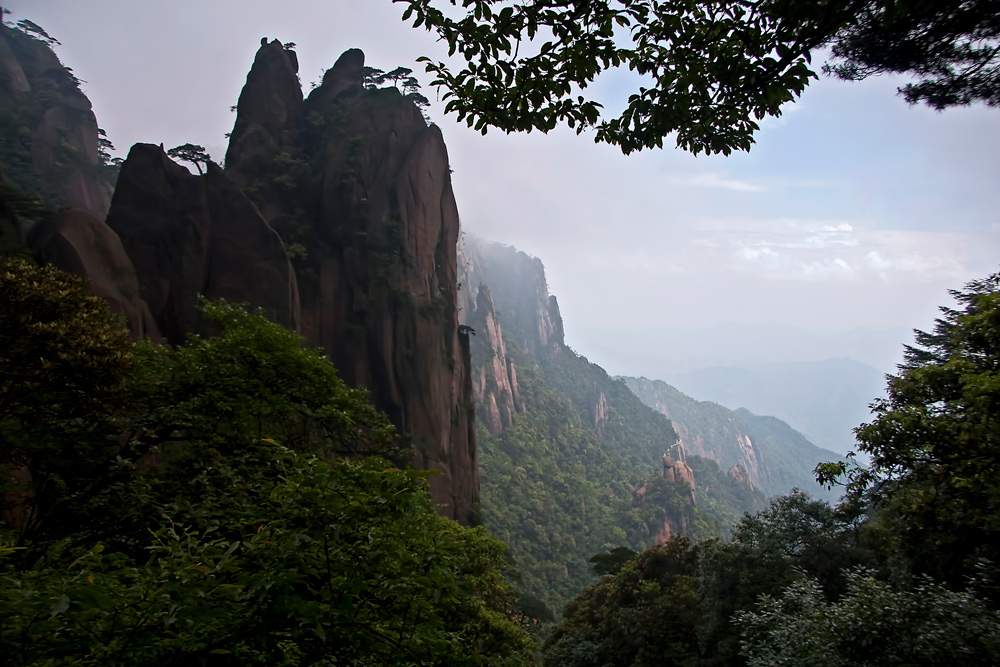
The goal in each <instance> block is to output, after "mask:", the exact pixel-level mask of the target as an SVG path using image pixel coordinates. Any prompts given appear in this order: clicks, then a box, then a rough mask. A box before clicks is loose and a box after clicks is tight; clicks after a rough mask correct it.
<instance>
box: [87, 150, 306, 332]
mask: <svg viewBox="0 0 1000 667" xmlns="http://www.w3.org/2000/svg"><path fill="white" fill-rule="evenodd" d="M107 224H108V226H109V227H110V228H111V229H112V230H113V231H114V232H115V233H117V235H118V236H119V237H120V238H121V242H122V245H123V247H124V248H125V252H126V253H127V254H128V257H129V258H131V260H132V263H133V265H134V266H135V267H136V273H137V275H138V279H139V285H140V288H141V290H140V294H141V296H142V298H143V300H144V301H145V302H146V304H147V305H148V306H149V310H150V312H151V313H152V317H153V320H154V321H155V322H156V326H157V329H158V330H159V332H160V333H161V334H162V335H163V336H164V337H165V338H166V339H167V340H168V341H170V342H174V343H176V342H180V341H181V340H183V338H184V335H185V334H186V333H189V332H205V331H206V329H205V326H204V324H203V323H202V322H201V321H200V319H199V315H198V311H197V303H198V297H199V295H204V296H206V297H208V298H210V299H218V298H223V299H227V300H229V301H234V302H246V303H251V304H253V305H254V306H258V307H260V308H263V309H264V311H265V313H266V314H267V315H268V317H270V318H271V319H272V320H273V321H275V322H278V323H279V324H282V325H285V326H287V327H289V328H292V329H295V328H297V327H298V323H299V322H298V320H299V314H298V295H297V287H296V280H295V274H294V272H293V271H292V268H291V265H290V263H289V261H288V257H287V255H286V253H285V249H284V245H283V244H282V241H281V238H280V237H279V236H278V235H277V233H275V231H274V230H273V229H271V227H270V226H269V225H268V224H267V223H266V222H265V221H264V219H263V218H262V217H261V216H260V214H259V213H258V212H257V209H256V208H255V207H254V205H253V204H252V203H251V202H250V200H249V199H247V198H246V196H245V195H244V194H243V193H242V192H241V191H240V189H239V188H238V187H236V185H235V184H234V183H233V182H232V181H231V180H230V179H229V178H228V177H227V176H226V175H225V173H223V171H222V170H221V169H220V168H219V167H218V166H216V165H214V164H212V163H209V165H208V169H207V172H206V173H205V174H204V175H194V174H191V173H190V172H189V171H188V170H187V169H185V168H184V167H182V166H180V165H178V164H176V163H175V162H173V161H172V160H171V159H170V158H169V157H167V155H166V153H164V152H163V149H162V148H161V147H159V146H153V145H151V144H136V145H135V146H133V147H132V150H131V151H129V155H128V159H127V160H126V161H125V164H124V165H122V170H121V174H120V176H119V179H118V187H117V189H116V191H115V196H114V199H113V200H112V203H111V211H110V213H109V214H108V219H107Z"/></svg>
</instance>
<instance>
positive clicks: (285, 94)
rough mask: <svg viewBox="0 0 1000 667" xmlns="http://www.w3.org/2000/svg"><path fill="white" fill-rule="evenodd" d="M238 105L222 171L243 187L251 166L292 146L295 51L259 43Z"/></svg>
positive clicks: (296, 108) (297, 88)
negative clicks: (224, 168) (227, 172)
mask: <svg viewBox="0 0 1000 667" xmlns="http://www.w3.org/2000/svg"><path fill="white" fill-rule="evenodd" d="M262 42H263V43H262V44H261V46H260V48H259V49H258V50H257V55H256V56H255V57H254V61H253V66H252V67H251V68H250V73H249V74H247V81H246V84H245V85H244V86H243V90H242V91H241V92H240V97H239V102H238V103H237V105H236V108H237V115H236V124H235V125H234V126H233V131H232V134H231V136H230V139H229V148H228V150H227V151H226V169H227V171H229V173H230V175H232V176H233V177H234V179H235V180H236V181H237V182H239V183H240V184H241V185H245V184H246V181H247V179H249V178H250V175H249V174H246V173H244V172H247V171H250V172H252V171H254V169H255V167H257V165H256V164H255V162H257V161H259V160H260V159H261V158H266V157H267V156H268V155H269V154H270V153H273V152H275V151H278V150H280V149H282V148H285V147H288V146H291V145H294V143H295V142H296V141H297V140H298V133H299V130H300V129H301V122H302V84H301V83H300V82H299V76H298V72H299V61H298V57H297V56H296V55H295V52H294V51H292V50H291V49H286V48H285V47H284V46H283V45H282V44H281V42H279V41H278V40H273V41H271V42H267V41H266V40H262Z"/></svg>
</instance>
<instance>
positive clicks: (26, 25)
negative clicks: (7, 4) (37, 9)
mask: <svg viewBox="0 0 1000 667" xmlns="http://www.w3.org/2000/svg"><path fill="white" fill-rule="evenodd" d="M17 27H18V29H20V30H21V32H23V33H24V34H26V35H28V36H29V37H33V38H34V39H37V40H39V41H42V42H45V44H46V45H48V46H52V45H53V44H59V43H60V42H59V40H58V39H55V38H54V37H52V36H51V35H49V33H47V32H45V29H44V28H42V26H40V25H38V24H37V23H35V22H34V21H29V20H28V19H21V20H20V21H18V22H17Z"/></svg>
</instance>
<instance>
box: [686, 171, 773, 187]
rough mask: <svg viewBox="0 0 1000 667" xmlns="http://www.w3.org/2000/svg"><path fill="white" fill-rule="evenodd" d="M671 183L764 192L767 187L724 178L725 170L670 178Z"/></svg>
mask: <svg viewBox="0 0 1000 667" xmlns="http://www.w3.org/2000/svg"><path fill="white" fill-rule="evenodd" d="M670 183H671V184H672V185H682V186H692V187H698V188H721V189H723V190H733V191H736V192H766V191H767V188H765V187H764V186H762V185H754V184H753V183H748V182H747V181H739V180H736V179H732V178H726V174H725V172H718V171H712V172H706V173H704V174H698V175H696V176H689V177H686V178H672V179H670Z"/></svg>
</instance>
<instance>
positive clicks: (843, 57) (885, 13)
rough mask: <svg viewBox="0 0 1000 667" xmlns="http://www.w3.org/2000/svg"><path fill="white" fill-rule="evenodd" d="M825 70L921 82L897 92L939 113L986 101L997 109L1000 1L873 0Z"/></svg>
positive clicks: (999, 100)
mask: <svg viewBox="0 0 1000 667" xmlns="http://www.w3.org/2000/svg"><path fill="white" fill-rule="evenodd" d="M833 56H834V58H835V59H837V60H839V61H841V62H839V63H836V64H832V65H831V64H828V65H825V66H824V68H823V69H824V70H825V71H827V72H830V73H832V74H835V75H836V76H838V77H840V78H842V79H847V80H852V81H856V80H859V79H863V78H866V77H868V76H872V75H874V74H882V73H885V72H892V73H897V74H909V75H911V76H914V77H915V78H916V79H917V81H916V82H915V83H908V84H906V85H904V86H903V87H902V88H900V89H899V92H900V93H901V94H902V95H903V97H904V98H905V99H906V101H907V102H909V103H911V104H915V103H917V102H923V103H926V104H928V105H930V106H932V107H934V108H935V109H938V110H939V111H940V110H941V109H945V108H947V107H950V106H956V105H967V104H971V103H973V102H977V101H981V102H985V103H986V104H988V105H990V106H996V105H997V104H1000V3H998V2H997V1H996V0H967V1H965V2H941V1H940V0H938V1H936V2H935V1H934V0H917V1H912V2H907V3H895V4H891V3H885V2H871V3H869V4H867V5H866V6H865V7H864V9H863V10H862V11H861V13H860V15H859V17H858V19H857V20H856V21H855V22H853V23H851V24H849V25H847V26H846V27H845V28H844V29H843V30H841V31H840V33H838V35H837V38H836V41H835V42H834V43H833Z"/></svg>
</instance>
